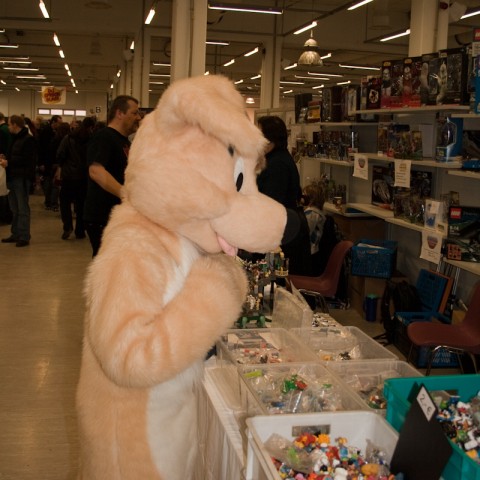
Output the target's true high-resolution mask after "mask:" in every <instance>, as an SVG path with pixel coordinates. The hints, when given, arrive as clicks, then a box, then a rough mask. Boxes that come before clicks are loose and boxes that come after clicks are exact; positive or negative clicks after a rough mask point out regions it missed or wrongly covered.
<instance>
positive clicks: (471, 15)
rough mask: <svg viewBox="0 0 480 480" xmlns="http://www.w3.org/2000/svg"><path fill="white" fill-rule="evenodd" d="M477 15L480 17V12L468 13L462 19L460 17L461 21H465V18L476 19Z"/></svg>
mask: <svg viewBox="0 0 480 480" xmlns="http://www.w3.org/2000/svg"><path fill="white" fill-rule="evenodd" d="M475 15H480V10H475V11H474V12H470V13H466V14H465V15H463V16H462V17H460V20H463V19H464V18H468V17H474V16H475Z"/></svg>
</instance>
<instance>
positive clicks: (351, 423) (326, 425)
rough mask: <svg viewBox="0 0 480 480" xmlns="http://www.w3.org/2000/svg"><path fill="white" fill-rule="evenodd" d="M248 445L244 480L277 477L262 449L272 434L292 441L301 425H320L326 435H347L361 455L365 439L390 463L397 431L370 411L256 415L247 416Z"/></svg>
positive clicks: (365, 442) (364, 449)
mask: <svg viewBox="0 0 480 480" xmlns="http://www.w3.org/2000/svg"><path fill="white" fill-rule="evenodd" d="M247 427H248V432H247V436H248V447H247V465H246V472H245V475H246V476H245V478H246V480H280V478H281V477H280V475H279V474H278V472H277V471H276V469H275V466H274V464H273V462H272V460H271V458H270V455H269V454H268V452H267V450H266V448H265V445H264V444H265V442H266V441H267V440H268V439H269V437H270V436H271V435H272V434H274V433H276V434H278V435H281V436H282V437H285V438H287V439H288V440H293V439H294V438H295V436H296V431H299V430H302V428H303V427H305V428H308V427H314V428H318V427H321V429H322V431H328V432H329V435H330V438H337V437H347V438H348V442H349V444H350V445H355V446H356V447H358V448H359V449H360V450H361V452H362V453H363V454H364V453H365V451H366V448H367V442H371V443H373V444H375V445H378V446H379V447H380V448H381V449H382V451H384V452H385V454H386V459H387V461H388V462H390V460H391V458H392V455H393V452H394V450H395V446H396V444H397V440H398V434H397V432H395V430H394V429H393V428H392V427H391V426H390V425H389V424H388V423H387V422H386V421H385V419H384V418H383V417H381V416H380V415H376V414H375V413H373V412H368V411H363V412H358V411H357V412H336V413H333V414H332V413H315V414H300V415H282V416H281V417H280V418H279V417H278V416H275V417H271V416H268V417H266V416H258V417H254V418H248V419H247Z"/></svg>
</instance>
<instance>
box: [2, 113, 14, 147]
mask: <svg viewBox="0 0 480 480" xmlns="http://www.w3.org/2000/svg"><path fill="white" fill-rule="evenodd" d="M11 143H12V136H11V135H10V131H9V129H8V124H7V121H6V119H5V115H4V114H3V113H2V112H0V153H3V154H4V155H6V154H7V153H8V149H9V148H10V144H11Z"/></svg>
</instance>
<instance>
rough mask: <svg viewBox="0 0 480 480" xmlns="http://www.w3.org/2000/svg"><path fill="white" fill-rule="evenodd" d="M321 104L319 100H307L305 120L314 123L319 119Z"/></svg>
mask: <svg viewBox="0 0 480 480" xmlns="http://www.w3.org/2000/svg"><path fill="white" fill-rule="evenodd" d="M321 111H322V105H321V101H320V100H311V101H310V102H308V110H307V122H309V123H314V122H319V121H320V120H321Z"/></svg>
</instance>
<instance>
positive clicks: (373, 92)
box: [367, 77, 382, 110]
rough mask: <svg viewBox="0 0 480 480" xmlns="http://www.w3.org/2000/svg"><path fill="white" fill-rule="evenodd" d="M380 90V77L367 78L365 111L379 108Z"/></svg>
mask: <svg viewBox="0 0 480 480" xmlns="http://www.w3.org/2000/svg"><path fill="white" fill-rule="evenodd" d="M381 89H382V79H381V77H368V80H367V110H374V109H378V108H380V105H381V103H380V98H381Z"/></svg>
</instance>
